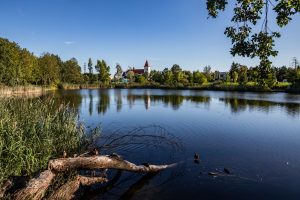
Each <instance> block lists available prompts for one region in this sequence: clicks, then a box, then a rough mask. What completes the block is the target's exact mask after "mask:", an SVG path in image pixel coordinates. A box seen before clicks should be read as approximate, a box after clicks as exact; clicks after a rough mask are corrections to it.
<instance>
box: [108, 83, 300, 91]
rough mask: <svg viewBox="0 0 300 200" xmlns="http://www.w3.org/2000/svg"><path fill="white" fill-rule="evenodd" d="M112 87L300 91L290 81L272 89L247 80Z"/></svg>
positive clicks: (118, 86)
mask: <svg viewBox="0 0 300 200" xmlns="http://www.w3.org/2000/svg"><path fill="white" fill-rule="evenodd" d="M113 87H114V88H126V89H129V88H150V89H151V88H153V89H191V90H212V91H241V92H295V93H300V87H291V84H290V83H281V82H278V83H276V84H275V85H274V86H273V88H272V89H270V88H262V87H261V86H259V85H258V83H255V82H247V83H245V84H239V83H231V82H214V83H205V84H202V85H199V84H187V85H184V84H180V83H179V84H164V85H160V84H157V83H146V84H139V83H128V84H115V85H114V86H113Z"/></svg>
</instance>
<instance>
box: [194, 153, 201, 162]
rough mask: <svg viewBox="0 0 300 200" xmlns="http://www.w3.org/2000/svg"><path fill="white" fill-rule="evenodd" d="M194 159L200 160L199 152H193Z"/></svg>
mask: <svg viewBox="0 0 300 200" xmlns="http://www.w3.org/2000/svg"><path fill="white" fill-rule="evenodd" d="M194 160H195V161H196V160H198V161H199V160H200V156H199V154H197V153H195V155H194Z"/></svg>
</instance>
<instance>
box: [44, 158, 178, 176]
mask: <svg viewBox="0 0 300 200" xmlns="http://www.w3.org/2000/svg"><path fill="white" fill-rule="evenodd" d="M175 165H176V164H171V165H147V166H145V165H135V164H133V163H131V162H128V161H126V160H123V159H121V158H115V157H111V156H94V157H76V158H60V159H55V160H50V161H49V165H48V167H49V169H51V170H53V171H56V172H64V171H68V170H73V169H120V170H124V171H131V172H140V173H148V172H157V171H161V170H164V169H167V168H170V167H174V166H175Z"/></svg>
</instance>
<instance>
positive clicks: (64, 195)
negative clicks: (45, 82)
mask: <svg viewBox="0 0 300 200" xmlns="http://www.w3.org/2000/svg"><path fill="white" fill-rule="evenodd" d="M107 181H108V180H107V179H106V178H103V177H85V176H80V175H78V176H77V177H76V178H75V180H71V181H69V182H67V183H66V184H64V185H63V186H61V187H60V188H59V189H58V190H57V191H56V192H55V193H54V194H53V195H51V196H50V197H49V198H48V199H49V200H56V199H61V200H69V199H74V198H75V192H76V191H77V190H78V189H79V187H80V185H83V186H90V185H93V184H96V183H105V182H107Z"/></svg>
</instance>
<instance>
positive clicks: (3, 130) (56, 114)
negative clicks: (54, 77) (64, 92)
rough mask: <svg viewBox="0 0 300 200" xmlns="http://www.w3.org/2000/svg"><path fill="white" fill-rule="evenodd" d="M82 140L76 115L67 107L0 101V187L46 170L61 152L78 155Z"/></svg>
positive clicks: (31, 102) (17, 100) (81, 126)
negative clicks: (22, 176)
mask: <svg viewBox="0 0 300 200" xmlns="http://www.w3.org/2000/svg"><path fill="white" fill-rule="evenodd" d="M85 138H86V135H85V129H84V127H83V125H81V124H80V123H78V115H77V113H76V111H75V110H74V109H72V108H71V107H69V106H68V105H63V104H60V105H56V104H55V102H54V101H52V100H47V101H44V100H43V101H41V100H38V99H20V98H18V99H17V98H9V99H3V98H0V184H1V182H2V181H3V180H5V179H7V178H8V177H9V176H19V175H30V174H32V173H33V172H36V171H38V170H41V169H44V168H46V167H47V163H48V160H49V159H51V158H54V157H61V156H62V152H63V150H66V151H67V152H68V153H69V154H72V153H75V152H79V151H80V148H81V147H82V146H83V143H84V142H85Z"/></svg>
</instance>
